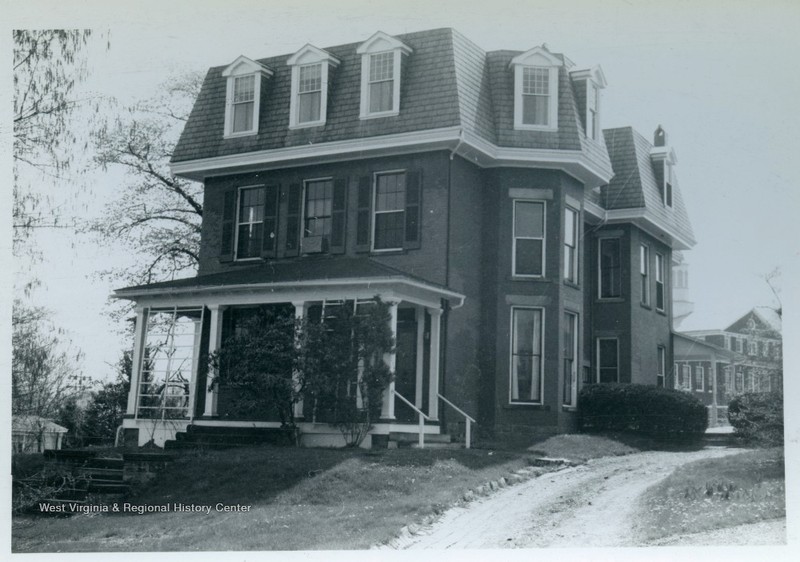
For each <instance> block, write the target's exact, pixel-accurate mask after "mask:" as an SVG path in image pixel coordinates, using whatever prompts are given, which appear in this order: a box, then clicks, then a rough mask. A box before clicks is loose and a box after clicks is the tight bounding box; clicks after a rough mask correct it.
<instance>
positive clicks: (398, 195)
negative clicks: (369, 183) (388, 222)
mask: <svg viewBox="0 0 800 562" xmlns="http://www.w3.org/2000/svg"><path fill="white" fill-rule="evenodd" d="M377 182H378V184H377V187H376V189H375V192H376V193H375V195H376V197H375V210H376V211H402V210H404V209H405V204H406V196H405V195H406V182H405V174H388V175H382V176H378V179H377Z"/></svg>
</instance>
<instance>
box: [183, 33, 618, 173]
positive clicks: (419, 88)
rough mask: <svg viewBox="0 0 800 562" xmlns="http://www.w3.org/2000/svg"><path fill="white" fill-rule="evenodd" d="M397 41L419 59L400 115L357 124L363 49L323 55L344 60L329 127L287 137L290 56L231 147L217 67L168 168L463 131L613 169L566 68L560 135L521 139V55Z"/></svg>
mask: <svg viewBox="0 0 800 562" xmlns="http://www.w3.org/2000/svg"><path fill="white" fill-rule="evenodd" d="M396 38H397V39H398V40H400V41H402V42H403V43H404V44H406V45H408V46H409V47H410V48H411V49H412V50H413V52H412V54H411V55H409V56H408V57H407V58H406V60H405V61H404V63H403V73H402V80H401V96H400V114H399V115H397V116H394V117H385V118H376V119H359V104H360V87H361V56H360V55H358V54H357V53H356V49H357V47H358V46H359V44H360V43H350V44H347V45H339V46H334V47H326V48H325V50H326V51H327V52H329V53H330V54H331V55H333V56H334V57H336V58H337V59H339V61H340V64H339V65H338V66H337V68H336V69H335V70H333V74H332V77H331V79H330V89H329V99H328V111H327V120H326V123H325V125H323V126H320V127H309V128H302V129H295V130H291V129H289V105H290V104H289V101H290V95H291V68H290V67H289V66H287V64H286V62H287V60H288V59H289V57H290V56H291V55H282V56H277V57H271V58H265V59H258V61H257V62H259V63H260V64H263V65H265V66H267V67H268V68H270V69H271V70H272V71H273V72H274V74H273V75H272V76H271V77H270V78H269V79H267V80H265V85H264V88H263V89H262V97H261V105H260V111H259V113H260V115H259V127H258V133H257V134H255V135H252V136H245V137H238V138H228V139H225V138H223V127H224V121H225V95H226V79H225V78H224V77H223V76H222V70H223V68H224V67H215V68H212V69H210V70H209V71H208V73H207V75H206V78H205V81H204V83H203V86H202V89H201V91H200V94H199V96H198V98H197V101H196V103H195V106H194V109H193V110H192V113H191V115H190V117H189V120H188V122H187V124H186V126H185V128H184V130H183V133H182V134H181V137H180V140H179V141H178V144H177V146H176V147H175V151H174V153H173V156H172V162H173V163H178V162H187V161H192V160H200V159H205V158H214V157H220V156H227V155H233V154H242V153H247V152H255V151H266V150H274V149H279V148H287V147H299V146H306V145H312V144H319V143H326V142H335V141H345V140H353V139H362V138H368V137H377V136H383V135H390V134H399V133H409V132H414V131H425V130H433V129H442V128H448V127H461V128H462V129H463V130H464V131H465V132H468V133H471V134H473V135H475V136H476V137H478V138H480V139H483V140H485V141H488V142H489V143H492V144H494V145H497V146H504V147H513V148H531V149H557V150H566V151H575V152H580V151H584V152H585V153H586V154H587V156H588V157H589V158H590V159H591V160H592V161H594V162H596V163H597V165H598V166H599V167H600V168H602V169H610V165H609V162H608V155H607V153H606V151H605V148H604V147H603V140H602V139H600V141H599V142H598V141H591V140H589V139H587V138H586V135H585V132H584V125H583V122H582V120H581V119H580V117H579V115H578V113H579V111H578V106H577V100H576V96H575V92H574V88H573V84H572V79H571V78H570V76H569V72H568V69H567V67H566V66H562V67H561V68H560V69H559V105H558V124H559V127H558V131H556V132H547V131H517V130H514V126H513V123H514V121H513V111H514V77H513V72H512V71H511V70H510V69H509V62H510V61H511V59H512V58H513V57H515V56H516V55H518V54H520V53H521V51H494V52H490V53H486V52H484V51H483V50H482V49H481V48H480V47H478V46H477V45H475V44H474V43H473V42H471V41H470V40H469V39H467V38H465V37H464V36H462V35H461V34H460V33H458V32H457V31H455V30H453V29H449V28H444V29H434V30H428V31H420V32H415V33H408V34H404V35H398V36H396ZM555 56H556V57H557V58H560V59H561V60H562V61H563V60H565V59H564V57H563V55H558V54H555Z"/></svg>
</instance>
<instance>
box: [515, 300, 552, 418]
mask: <svg viewBox="0 0 800 562" xmlns="http://www.w3.org/2000/svg"><path fill="white" fill-rule="evenodd" d="M517 310H538V311H539V313H540V317H541V319H542V320H541V324H542V325H541V330H540V332H539V349H541V353H540V354H539V400H536V401H534V400H520V399H517V400H514V399H513V396H514V339H515V338H514V335H515V334H514V314H515V311H517ZM544 316H545V309H544V308H543V307H540V306H512V307H511V315H510V324H511V325H510V327H509V330H508V333H509V336H510V337H509V340H508V403H509V404H513V405H522V406H540V405H542V404H543V403H544V373H545V369H544V359H545V355H544V330H545V317H544Z"/></svg>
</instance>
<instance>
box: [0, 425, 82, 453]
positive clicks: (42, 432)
mask: <svg viewBox="0 0 800 562" xmlns="http://www.w3.org/2000/svg"><path fill="white" fill-rule="evenodd" d="M67 432H68V430H67V428H66V427H62V426H60V425H58V424H57V423H53V422H52V421H51V420H48V419H46V418H42V417H40V416H13V418H12V420H11V446H12V448H13V451H14V452H15V453H41V452H43V451H45V450H48V449H60V448H61V441H62V440H63V438H64V434H65V433H67Z"/></svg>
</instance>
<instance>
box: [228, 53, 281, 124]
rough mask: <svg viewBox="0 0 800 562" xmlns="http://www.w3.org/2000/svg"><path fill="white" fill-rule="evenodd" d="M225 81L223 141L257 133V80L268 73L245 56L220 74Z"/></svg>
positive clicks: (258, 100) (267, 69) (269, 72)
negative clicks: (226, 80) (226, 81)
mask: <svg viewBox="0 0 800 562" xmlns="http://www.w3.org/2000/svg"><path fill="white" fill-rule="evenodd" d="M222 76H224V77H226V78H227V79H228V83H227V90H226V96H225V133H224V136H225V138H230V137H240V136H247V135H255V134H256V133H258V121H259V109H260V107H259V106H260V101H261V81H262V78H264V77H269V76H272V70H270V69H269V68H267V67H266V66H264V65H263V64H260V63H257V62H255V61H253V60H250V59H248V58H247V57H243V56H242V57H239V58H237V59H236V60H235V61H233V63H231V64H230V65H229V66H227V67H226V68H225V69H224V70H223V71H222Z"/></svg>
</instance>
